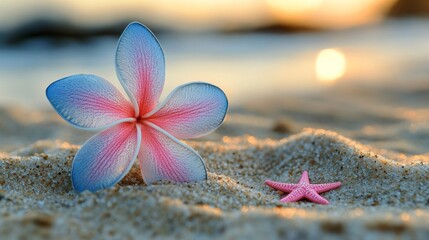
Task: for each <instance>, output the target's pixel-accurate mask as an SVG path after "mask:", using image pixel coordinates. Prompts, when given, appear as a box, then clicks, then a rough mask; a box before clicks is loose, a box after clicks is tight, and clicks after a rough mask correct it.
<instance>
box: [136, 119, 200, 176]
mask: <svg viewBox="0 0 429 240" xmlns="http://www.w3.org/2000/svg"><path fill="white" fill-rule="evenodd" d="M138 158H139V162H140V168H141V172H142V175H143V179H144V180H145V182H146V183H147V184H151V183H153V182H155V181H159V180H170V181H174V182H193V181H199V180H204V179H207V171H206V167H205V165H204V161H203V159H202V158H201V156H200V155H199V154H198V153H197V152H195V151H194V150H193V149H192V148H190V147H188V146H187V145H185V144H184V143H182V142H180V141H179V140H177V139H176V138H174V137H173V136H171V135H170V134H168V133H167V132H165V131H164V130H162V129H160V128H159V127H157V126H155V125H154V124H152V123H149V122H146V123H145V124H143V125H142V145H141V147H140V152H139V155H138Z"/></svg>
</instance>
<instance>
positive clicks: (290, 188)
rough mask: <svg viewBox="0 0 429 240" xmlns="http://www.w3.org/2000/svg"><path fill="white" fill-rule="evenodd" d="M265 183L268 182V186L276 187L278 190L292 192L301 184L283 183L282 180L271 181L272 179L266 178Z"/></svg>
mask: <svg viewBox="0 0 429 240" xmlns="http://www.w3.org/2000/svg"><path fill="white" fill-rule="evenodd" d="M265 184H267V185H268V186H270V187H272V188H274V189H276V190H280V191H282V192H286V193H289V192H292V191H293V190H295V189H296V188H297V187H298V186H299V185H298V184H293V183H281V182H275V181H271V180H265Z"/></svg>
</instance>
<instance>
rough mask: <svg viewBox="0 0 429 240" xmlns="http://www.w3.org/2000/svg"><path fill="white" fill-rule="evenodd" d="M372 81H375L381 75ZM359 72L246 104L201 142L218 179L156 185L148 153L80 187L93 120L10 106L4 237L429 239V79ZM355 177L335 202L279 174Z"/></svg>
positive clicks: (3, 120)
mask: <svg viewBox="0 0 429 240" xmlns="http://www.w3.org/2000/svg"><path fill="white" fill-rule="evenodd" d="M371 84H372V83H371ZM371 84H370V85H368V86H363V85H359V84H358V85H350V83H347V82H344V84H343V83H342V82H338V83H337V84H336V85H334V86H330V87H327V88H326V89H322V90H321V91H320V93H314V94H311V95H309V96H297V97H295V96H292V95H288V96H274V95H273V96H270V97H267V98H264V99H252V100H250V99H249V101H248V102H247V103H244V104H240V105H235V106H232V107H231V108H230V110H229V113H228V115H227V118H226V121H225V123H224V124H223V125H222V126H221V127H220V128H219V129H218V130H216V131H215V132H214V133H212V134H210V135H208V136H205V137H203V138H200V139H197V140H194V141H187V142H186V143H188V144H189V145H191V146H192V147H193V148H195V149H196V150H197V151H198V152H199V153H200V154H201V155H202V157H203V158H204V159H205V161H206V164H207V167H208V170H209V174H208V180H207V181H203V182H198V183H186V184H176V183H170V182H159V183H156V184H153V185H151V186H147V185H146V184H145V183H144V182H143V180H142V178H141V176H140V172H139V168H138V166H137V165H135V166H134V167H133V168H132V169H131V172H130V173H129V174H128V175H127V176H126V177H125V178H124V179H123V180H122V181H121V182H120V183H119V184H118V185H117V186H115V187H114V188H112V189H107V190H103V191H98V192H96V193H90V192H84V193H81V194H77V193H76V192H74V191H73V189H72V186H71V182H70V166H71V163H72V160H73V157H74V155H75V154H76V152H77V150H78V149H79V147H80V144H82V143H83V142H84V141H85V140H86V139H88V138H89V137H90V136H91V135H93V134H94V133H93V132H86V131H81V130H76V129H74V128H72V127H71V126H69V125H67V124H66V123H65V122H64V121H63V120H62V119H61V118H60V117H59V116H58V115H57V114H56V113H54V111H52V109H47V110H40V109H32V110H30V109H26V108H23V107H19V106H11V105H8V106H3V107H0V236H1V237H0V238H12V239H17V238H21V239H29V238H31V239H37V238H39V239H47V238H54V239H58V238H60V239H77V238H90V239H141V238H142V237H146V238H170V239H173V238H174V239H176V238H182V239H206V238H207V239H212V238H217V239H276V238H277V239H284V238H285V237H289V238H291V239H335V238H348V239H398V238H399V239H425V240H426V239H428V236H429V154H428V152H429V151H428V149H429V109H428V108H427V102H428V101H427V100H428V99H427V96H429V95H428V94H429V87H428V85H427V80H425V79H422V80H421V81H414V82H413V84H409V83H408V82H403V81H399V82H394V83H383V82H379V83H377V84H375V83H374V84H375V85H371ZM304 170H307V171H308V172H309V176H310V180H311V181H312V182H313V183H326V182H334V181H341V182H342V186H341V187H340V188H339V189H335V190H332V191H330V192H327V193H323V194H322V196H323V197H325V198H326V199H328V200H329V201H330V204H329V205H327V206H323V205H318V204H314V203H311V202H308V201H300V202H297V203H287V204H285V203H281V202H279V199H280V198H281V197H282V193H281V192H278V191H275V190H273V189H271V188H269V187H268V186H266V185H265V184H264V181H265V180H266V179H271V180H275V181H283V182H297V181H298V180H299V178H300V176H301V173H302V171H304Z"/></svg>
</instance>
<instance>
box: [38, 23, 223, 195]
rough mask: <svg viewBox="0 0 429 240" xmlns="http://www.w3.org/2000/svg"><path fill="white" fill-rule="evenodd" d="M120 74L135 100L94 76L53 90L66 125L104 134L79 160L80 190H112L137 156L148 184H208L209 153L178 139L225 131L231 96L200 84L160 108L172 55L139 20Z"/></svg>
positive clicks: (127, 35)
mask: <svg viewBox="0 0 429 240" xmlns="http://www.w3.org/2000/svg"><path fill="white" fill-rule="evenodd" d="M116 73H117V75H118V78H119V81H120V83H121V85H122V86H123V87H124V89H125V92H126V93H127V95H128V99H126V98H125V97H124V96H123V95H122V94H121V93H120V92H119V90H118V89H116V88H115V87H114V86H113V85H112V84H111V83H109V82H108V81H106V80H104V79H103V78H101V77H98V76H95V75H87V74H81V75H73V76H70V77H66V78H63V79H60V80H58V81H56V82H54V83H52V84H51V85H50V86H49V87H48V88H47V89H46V96H47V98H48V99H49V101H50V103H51V104H52V106H53V107H54V109H55V110H56V111H57V112H58V114H59V115H61V117H63V118H64V119H65V120H66V121H68V122H69V123H71V124H72V125H74V126H75V127H78V128H81V129H88V130H97V131H101V132H100V133H98V134H96V135H95V136H93V137H92V138H90V139H89V140H88V141H87V142H85V143H84V145H83V146H82V147H81V148H80V150H79V151H78V152H77V154H76V156H75V157H74V160H73V165H72V170H71V176H72V183H73V187H74V189H75V190H76V191H78V192H82V191H84V190H89V191H97V190H99V189H104V188H109V187H112V186H113V185H115V184H116V183H118V182H119V181H120V180H121V179H122V178H123V177H124V176H125V175H126V174H127V173H128V172H129V170H130V169H131V167H132V165H133V163H134V162H135V160H136V158H138V160H139V163H140V169H141V173H142V175H143V179H144V181H145V182H146V183H147V184H151V183H153V182H155V181H159V180H170V181H174V182H192V181H199V180H204V179H207V170H206V167H205V164H204V161H203V159H202V158H201V156H200V155H199V154H198V153H197V152H196V151H194V150H193V149H192V148H190V147H189V146H187V145H185V144H184V143H182V142H181V141H180V140H178V138H197V137H200V136H203V135H206V134H208V133H210V132H212V131H214V130H215V129H216V128H218V127H219V126H220V124H221V123H222V122H223V120H224V118H225V115H226V111H227V108H228V100H227V98H226V96H225V93H224V92H223V91H222V90H221V89H219V88H218V87H216V86H213V85H211V84H208V83H203V82H193V83H188V84H184V85H182V86H179V87H177V88H176V89H174V90H173V92H172V93H170V95H169V96H168V97H167V98H166V99H165V100H164V101H163V102H162V103H161V104H158V99H159V96H160V95H161V91H162V89H163V86H164V75H165V59H164V53H163V51H162V49H161V46H160V45H159V43H158V40H157V39H156V38H155V36H154V35H153V34H152V32H151V31H150V30H149V29H147V28H146V27H145V26H143V25H142V24H140V23H137V22H134V23H131V24H129V25H128V26H127V28H126V29H125V30H124V32H123V33H122V36H121V37H120V39H119V42H118V46H117V50H116Z"/></svg>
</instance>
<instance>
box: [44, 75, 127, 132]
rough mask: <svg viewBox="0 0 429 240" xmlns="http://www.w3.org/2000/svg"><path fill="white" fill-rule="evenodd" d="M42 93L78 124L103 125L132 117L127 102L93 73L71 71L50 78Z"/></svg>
mask: <svg viewBox="0 0 429 240" xmlns="http://www.w3.org/2000/svg"><path fill="white" fill-rule="evenodd" d="M46 96H47V98H48V100H49V102H50V103H51V104H52V106H53V107H54V109H55V110H56V111H57V112H58V114H59V115H60V116H61V117H63V118H64V119H65V120H66V121H68V122H69V123H71V124H73V125H75V126H76V127H79V128H86V129H93V130H95V129H103V128H107V127H109V126H112V125H115V124H117V123H120V122H124V121H133V119H131V118H130V117H133V115H134V110H133V107H132V105H131V103H130V102H129V101H128V100H127V99H125V98H124V96H122V94H121V93H120V92H119V91H118V89H116V88H115V87H114V86H113V85H112V84H111V83H109V82H108V81H106V80H104V79H103V78H100V77H98V76H95V75H86V74H81V75H74V76H70V77H66V78H63V79H60V80H58V81H56V82H53V83H52V84H51V85H49V87H48V88H47V89H46Z"/></svg>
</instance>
